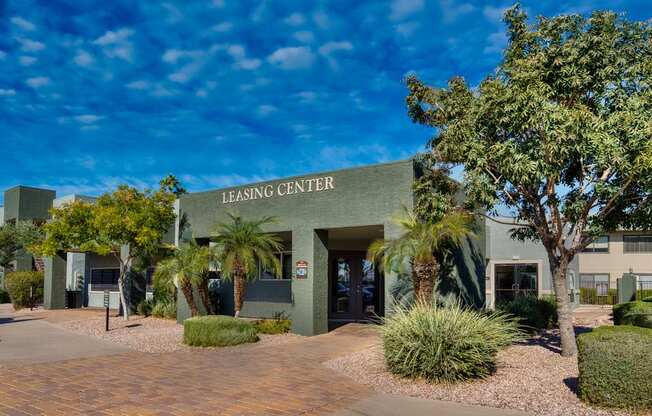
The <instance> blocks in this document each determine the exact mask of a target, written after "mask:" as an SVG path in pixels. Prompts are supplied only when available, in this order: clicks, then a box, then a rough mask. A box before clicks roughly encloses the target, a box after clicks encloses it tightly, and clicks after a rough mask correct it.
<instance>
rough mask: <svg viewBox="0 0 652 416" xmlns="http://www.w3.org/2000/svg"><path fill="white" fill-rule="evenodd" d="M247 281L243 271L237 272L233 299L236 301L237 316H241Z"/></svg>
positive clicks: (234, 280)
mask: <svg viewBox="0 0 652 416" xmlns="http://www.w3.org/2000/svg"><path fill="white" fill-rule="evenodd" d="M244 291H245V282H244V277H243V276H242V273H241V272H239V271H238V272H236V273H235V276H234V278H233V301H234V303H235V317H236V318H238V317H240V311H241V310H242V304H243V303H244Z"/></svg>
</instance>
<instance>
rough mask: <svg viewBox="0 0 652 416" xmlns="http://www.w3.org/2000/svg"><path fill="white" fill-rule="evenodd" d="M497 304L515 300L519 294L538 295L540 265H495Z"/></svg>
mask: <svg viewBox="0 0 652 416" xmlns="http://www.w3.org/2000/svg"><path fill="white" fill-rule="evenodd" d="M494 267H495V269H494V275H495V282H496V283H495V285H496V286H495V287H496V295H495V296H496V305H498V304H499V303H501V302H508V301H510V300H513V299H514V298H515V297H516V296H517V295H531V296H538V294H539V292H538V285H537V281H538V265H537V264H536V263H510V264H496V265H494Z"/></svg>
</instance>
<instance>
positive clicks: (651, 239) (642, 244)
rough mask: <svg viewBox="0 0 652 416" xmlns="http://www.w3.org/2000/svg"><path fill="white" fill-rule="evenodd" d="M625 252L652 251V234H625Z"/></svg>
mask: <svg viewBox="0 0 652 416" xmlns="http://www.w3.org/2000/svg"><path fill="white" fill-rule="evenodd" d="M623 242H624V243H625V247H624V252H625V253H652V235H624V236H623Z"/></svg>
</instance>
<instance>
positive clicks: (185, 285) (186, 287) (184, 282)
mask: <svg viewBox="0 0 652 416" xmlns="http://www.w3.org/2000/svg"><path fill="white" fill-rule="evenodd" d="M179 288H181V292H183V296H184V297H185V298H186V302H187V303H188V307H189V308H190V316H197V315H199V311H198V310H197V304H196V303H195V295H194V294H193V292H192V283H191V282H190V280H189V279H179Z"/></svg>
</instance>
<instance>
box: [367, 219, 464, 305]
mask: <svg viewBox="0 0 652 416" xmlns="http://www.w3.org/2000/svg"><path fill="white" fill-rule="evenodd" d="M394 222H395V223H396V225H398V226H399V227H400V228H401V229H402V230H403V235H402V236H401V237H399V238H397V239H394V240H376V241H374V242H373V243H372V244H371V246H369V251H368V257H369V259H370V260H372V261H373V262H374V263H377V264H379V265H380V266H381V267H382V268H383V269H385V270H389V271H395V272H399V273H400V272H402V273H403V274H405V272H406V270H405V269H406V266H409V273H410V275H411V277H412V285H413V286H414V294H415V297H416V298H417V299H422V300H425V301H428V302H430V300H431V299H432V296H433V291H434V288H435V283H436V279H437V274H438V272H439V267H440V264H439V260H438V259H440V258H442V257H443V256H444V255H446V254H447V253H448V252H449V251H450V250H451V249H452V248H453V247H454V246H457V245H459V244H460V243H461V242H462V239H463V238H465V237H467V236H470V235H472V234H473V233H472V231H471V222H472V217H471V216H470V215H469V214H467V213H464V212H461V211H452V212H450V213H448V214H446V215H444V216H443V217H442V218H441V219H440V220H439V221H437V222H428V221H423V220H420V219H419V218H418V217H417V216H416V215H415V214H414V213H413V212H411V211H410V210H408V209H407V208H405V207H404V209H403V211H402V212H401V213H400V214H399V215H398V216H396V217H395V218H394Z"/></svg>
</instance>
